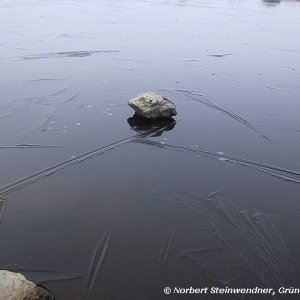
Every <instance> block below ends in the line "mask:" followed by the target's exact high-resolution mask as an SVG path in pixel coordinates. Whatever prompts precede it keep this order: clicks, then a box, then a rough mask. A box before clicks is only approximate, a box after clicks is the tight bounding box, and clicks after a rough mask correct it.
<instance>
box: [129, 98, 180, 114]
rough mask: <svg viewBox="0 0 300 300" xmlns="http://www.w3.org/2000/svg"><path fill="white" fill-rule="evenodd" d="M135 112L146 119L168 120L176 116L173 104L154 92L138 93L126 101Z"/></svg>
mask: <svg viewBox="0 0 300 300" xmlns="http://www.w3.org/2000/svg"><path fill="white" fill-rule="evenodd" d="M128 105H129V106H130V107H131V108H133V109H134V110H135V112H136V113H137V114H138V115H139V116H141V117H144V118H147V119H154V120H155V119H160V118H169V117H171V116H175V115H177V112H176V106H175V104H174V103H173V102H172V101H170V100H168V99H167V98H164V97H163V96H161V95H159V94H156V93H154V92H146V93H140V94H138V95H137V96H136V97H135V98H133V99H131V100H129V101H128Z"/></svg>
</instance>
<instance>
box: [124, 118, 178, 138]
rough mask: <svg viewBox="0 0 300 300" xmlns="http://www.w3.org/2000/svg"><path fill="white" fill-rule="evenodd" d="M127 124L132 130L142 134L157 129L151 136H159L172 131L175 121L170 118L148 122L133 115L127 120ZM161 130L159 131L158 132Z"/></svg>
mask: <svg viewBox="0 0 300 300" xmlns="http://www.w3.org/2000/svg"><path fill="white" fill-rule="evenodd" d="M127 122H128V124H129V126H130V127H131V129H132V130H134V131H136V132H139V133H143V132H146V131H149V130H152V129H157V132H155V133H154V134H153V135H152V136H161V135H162V134H163V132H164V131H170V130H172V129H173V128H174V127H175V125H176V121H175V120H174V119H173V118H172V117H170V118H165V119H157V120H149V119H146V118H143V117H140V116H138V115H137V114H134V115H133V116H132V117H130V118H128V119H127ZM160 128H161V130H160Z"/></svg>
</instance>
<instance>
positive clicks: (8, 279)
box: [0, 270, 53, 300]
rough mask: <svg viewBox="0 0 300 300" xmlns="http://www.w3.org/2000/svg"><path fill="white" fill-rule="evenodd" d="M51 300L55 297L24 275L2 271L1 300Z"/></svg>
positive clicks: (0, 278) (0, 280)
mask: <svg viewBox="0 0 300 300" xmlns="http://www.w3.org/2000/svg"><path fill="white" fill-rule="evenodd" d="M33 299H36V300H46V299H47V300H50V299H53V296H52V295H51V294H50V293H48V291H46V290H44V289H43V288H42V287H39V286H36V285H35V284H34V283H33V282H31V281H29V280H27V279H26V278H25V277H24V276H23V275H22V274H20V273H14V272H9V271H6V270H0V300H33Z"/></svg>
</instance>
